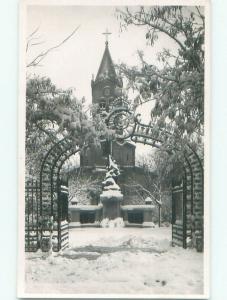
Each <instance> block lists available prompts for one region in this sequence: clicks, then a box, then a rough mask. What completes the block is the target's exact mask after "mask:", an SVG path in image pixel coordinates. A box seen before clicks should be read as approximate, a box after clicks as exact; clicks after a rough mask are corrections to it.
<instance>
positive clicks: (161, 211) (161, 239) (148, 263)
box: [18, 0, 209, 299]
mask: <svg viewBox="0 0 227 300" xmlns="http://www.w3.org/2000/svg"><path fill="white" fill-rule="evenodd" d="M208 31H209V3H208V2H207V1H202V0H201V1H200V0H198V1H194V2H193V5H188V4H187V2H186V1H171V0H170V1H165V2H164V1H132V0H131V1H122V3H121V2H119V1H117V0H116V1H115V0H112V1H80V2H79V1H76V0H75V1H38V0H37V1H24V2H22V3H21V6H20V37H19V38H20V40H19V42H20V84H19V88H20V97H19V104H18V110H19V124H20V125H19V212H18V215H19V264H18V296H20V297H25V298H38V297H39V298H47V297H52V298H54V297H56V298H82V297H88V298H91V297H94V298H103V297H104V298H108V297H114V298H118V297H119V299H120V298H150V299H152V298H156V299H157V298H166V299H167V298H168V299H183V298H184V299H186V298H187V299H205V298H207V297H208V296H209V163H208V162H209V155H208V154H209V151H208V143H209V132H208V131H209V130H208V129H209V118H208V103H209V92H207V91H208V90H209V89H208V88H209V87H208V77H209V75H208V73H207V68H208V67H207V66H208V64H209V39H208V37H209V32H208Z"/></svg>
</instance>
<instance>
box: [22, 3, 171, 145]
mask: <svg viewBox="0 0 227 300" xmlns="http://www.w3.org/2000/svg"><path fill="white" fill-rule="evenodd" d="M116 9H123V7H113V6H86V7H85V6H60V5H59V6H53V5H52V6H49V5H45V6H41V5H40V6H35V5H32V6H29V7H28V11H27V27H26V28H27V36H28V35H29V34H31V33H32V32H33V31H34V30H35V29H36V28H39V30H38V32H37V34H36V35H35V37H38V39H37V40H34V42H35V43H36V42H42V43H41V44H40V45H37V46H33V47H31V48H30V49H29V51H28V55H27V59H28V61H30V60H31V59H32V58H34V57H35V55H37V54H38V53H40V52H41V51H43V50H45V49H48V48H49V47H52V46H55V45H57V44H58V43H60V42H61V41H63V40H64V39H65V38H66V37H67V36H68V35H69V34H70V33H71V32H72V31H73V30H74V29H75V28H77V26H80V27H79V29H78V31H77V32H76V33H75V35H73V36H72V38H70V39H69V40H68V41H67V42H66V43H65V44H63V45H62V46H61V47H59V48H58V49H57V50H55V51H53V52H51V53H50V54H49V55H48V56H47V57H46V58H45V60H43V62H42V66H41V67H36V68H30V69H29V72H31V73H36V74H39V75H41V76H47V77H50V78H51V80H52V82H53V83H54V84H56V86H57V87H58V88H71V87H74V88H76V95H77V96H78V97H79V98H81V97H83V96H84V97H85V98H86V101H87V103H91V85H90V82H91V77H92V74H94V75H96V74H97V71H98V68H99V65H100V62H101V59H102V55H103V52H104V48H105V36H104V35H103V34H102V33H103V32H105V30H106V28H108V30H109V31H110V32H111V33H112V34H111V35H110V37H109V49H110V53H111V56H112V59H113V61H114V63H120V62H124V63H127V64H129V65H136V64H138V57H137V54H136V52H137V50H138V49H139V50H143V51H144V53H145V57H146V60H147V61H148V62H150V63H152V64H156V65H157V59H156V55H157V53H158V52H160V51H161V50H162V49H163V47H165V48H170V49H171V50H173V49H176V44H175V42H173V41H172V40H170V39H168V38H166V37H165V36H162V35H160V37H159V40H158V41H157V42H156V43H155V45H154V46H153V47H151V46H150V45H147V44H146V39H145V28H143V27H139V26H137V27H136V26H134V27H129V28H128V30H127V31H124V32H123V33H120V26H119V21H118V20H117V18H116V13H115V12H116ZM134 9H137V8H136V7H134ZM151 105H152V104H151V103H149V104H147V105H146V106H145V107H144V109H143V111H142V114H143V116H144V117H143V120H144V122H145V123H147V122H148V121H149V120H148V119H149V114H150V108H151ZM140 112H141V111H140ZM139 149H141V151H142V149H146V148H144V147H142V148H141V147H140V146H139ZM149 149H150V148H149ZM146 151H147V150H146Z"/></svg>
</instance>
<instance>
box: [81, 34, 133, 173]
mask: <svg viewBox="0 0 227 300" xmlns="http://www.w3.org/2000/svg"><path fill="white" fill-rule="evenodd" d="M104 34H105V35H106V42H105V50H104V53H103V57H102V60H101V64H100V66H99V69H98V73H97V75H96V77H95V78H94V76H93V78H92V81H91V89H92V104H95V105H97V106H98V111H99V112H101V113H102V112H103V114H104V113H105V114H106V113H108V112H109V111H111V110H112V109H113V108H114V100H116V99H117V98H118V97H120V96H121V95H122V88H123V82H122V79H121V77H120V76H118V75H117V73H116V70H115V68H114V64H113V61H112V58H111V55H110V50H109V43H108V38H107V37H108V35H109V34H110V33H109V32H108V31H106V32H105V33H104ZM107 153H111V155H112V156H113V157H114V159H115V160H116V162H117V164H118V165H119V166H120V167H134V166H135V146H134V144H132V143H129V142H125V143H124V144H119V143H117V142H111V144H110V143H109V142H106V143H103V144H102V147H101V149H100V148H99V149H95V148H94V149H88V150H87V152H86V154H85V155H83V156H82V157H81V166H83V167H92V168H105V167H106V164H107Z"/></svg>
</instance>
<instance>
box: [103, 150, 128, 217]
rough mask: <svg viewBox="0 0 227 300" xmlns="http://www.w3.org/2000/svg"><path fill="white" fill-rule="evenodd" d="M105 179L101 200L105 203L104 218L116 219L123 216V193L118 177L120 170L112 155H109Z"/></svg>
mask: <svg viewBox="0 0 227 300" xmlns="http://www.w3.org/2000/svg"><path fill="white" fill-rule="evenodd" d="M108 160H109V164H108V167H107V172H106V177H105V180H104V181H103V182H102V185H103V191H102V193H101V195H100V201H101V203H102V205H103V219H109V220H114V219H117V218H120V217H121V201H122V200H123V194H122V193H121V190H120V187H119V185H118V184H117V177H118V176H119V175H120V170H119V168H118V166H117V164H116V162H115V161H114V160H113V159H112V157H111V155H109V157H108Z"/></svg>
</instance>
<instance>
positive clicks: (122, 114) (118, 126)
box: [107, 107, 136, 139]
mask: <svg viewBox="0 0 227 300" xmlns="http://www.w3.org/2000/svg"><path fill="white" fill-rule="evenodd" d="M107 125H108V127H109V128H110V129H113V130H115V133H116V137H117V138H118V139H127V138H129V137H130V136H132V134H133V133H134V130H135V125H136V123H135V116H134V114H133V113H132V112H130V111H129V110H128V109H127V108H123V107H121V108H117V109H115V110H114V111H112V112H111V113H110V114H109V116H108V118H107Z"/></svg>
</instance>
